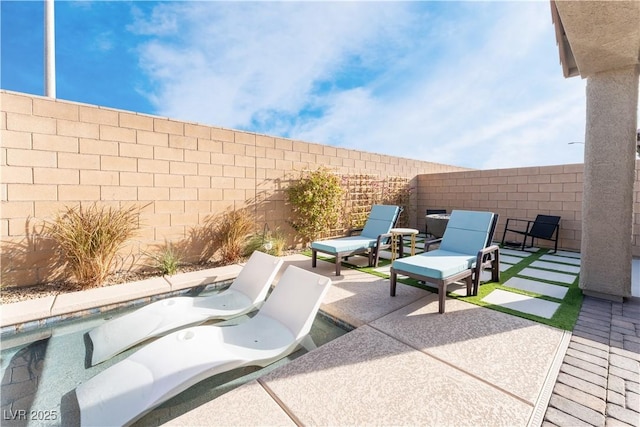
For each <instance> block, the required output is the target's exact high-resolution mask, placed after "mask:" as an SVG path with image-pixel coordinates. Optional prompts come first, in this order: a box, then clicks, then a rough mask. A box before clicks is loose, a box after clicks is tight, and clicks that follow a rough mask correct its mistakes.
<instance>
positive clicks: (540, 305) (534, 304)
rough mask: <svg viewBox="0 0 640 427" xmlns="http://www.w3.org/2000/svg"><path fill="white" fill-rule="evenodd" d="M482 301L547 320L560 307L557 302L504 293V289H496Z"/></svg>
mask: <svg viewBox="0 0 640 427" xmlns="http://www.w3.org/2000/svg"><path fill="white" fill-rule="evenodd" d="M482 301H484V302H486V303H489V304H493V305H499V306H501V307H505V308H509V309H511V310H515V311H520V312H522V313H527V314H532V315H534V316H538V317H544V318H545V319H551V318H552V317H553V315H554V314H555V312H556V310H557V309H558V307H560V304H558V303H557V302H552V301H547V300H543V299H539V298H534V297H530V296H527V295H522V294H516V293H513V292H509V291H503V290H502V289H494V290H493V291H491V293H490V294H489V295H487V296H486V297H484V298H482Z"/></svg>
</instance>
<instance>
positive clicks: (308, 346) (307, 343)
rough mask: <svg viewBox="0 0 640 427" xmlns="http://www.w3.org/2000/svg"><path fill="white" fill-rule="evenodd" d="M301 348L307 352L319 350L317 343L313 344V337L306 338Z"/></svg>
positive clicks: (301, 343) (301, 342)
mask: <svg viewBox="0 0 640 427" xmlns="http://www.w3.org/2000/svg"><path fill="white" fill-rule="evenodd" d="M300 347H302V348H304V349H305V350H307V351H311V350H315V349H316V348H318V346H317V345H316V343H315V342H313V338H311V335H307V336H305V337H304V338H303V339H302V341H300Z"/></svg>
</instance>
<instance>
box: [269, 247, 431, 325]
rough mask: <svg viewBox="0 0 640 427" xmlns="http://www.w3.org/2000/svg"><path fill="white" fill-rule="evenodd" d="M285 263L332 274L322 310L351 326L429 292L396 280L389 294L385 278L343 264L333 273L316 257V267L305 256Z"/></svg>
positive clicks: (325, 263)
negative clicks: (345, 266)
mask: <svg viewBox="0 0 640 427" xmlns="http://www.w3.org/2000/svg"><path fill="white" fill-rule="evenodd" d="M287 265H298V266H299V267H301V268H306V269H307V270H309V271H314V272H316V273H318V274H322V275H324V276H327V277H329V278H331V280H332V281H333V284H332V286H331V288H330V289H329V292H328V293H327V296H326V297H325V299H324V302H323V304H322V306H321V310H322V311H324V312H325V313H327V314H328V315H330V316H333V317H337V318H339V319H341V320H343V321H344V322H346V323H347V324H349V325H351V326H354V327H359V326H362V325H364V324H366V323H368V322H371V321H372V320H375V319H378V318H380V317H382V316H385V315H387V314H389V313H390V312H392V311H394V310H397V309H398V308H400V307H404V306H405V305H407V304H410V303H411V302H413V301H416V300H419V299H420V298H423V297H424V296H425V295H429V294H430V292H428V291H425V290H423V289H419V288H415V287H413V286H407V285H403V284H401V283H399V284H398V288H397V293H396V296H395V297H390V296H389V280H388V279H383V278H376V277H375V276H373V275H371V274H368V273H364V272H361V271H357V270H351V269H348V268H343V269H342V275H341V276H339V277H336V276H335V275H334V264H333V263H329V262H326V261H321V260H318V264H317V268H314V269H313V268H309V267H310V265H311V260H310V259H309V258H308V257H306V259H294V258H290V257H287V258H285V265H284V266H283V268H282V269H281V270H282V271H284V269H285V268H286V266H287ZM276 286H277V285H276Z"/></svg>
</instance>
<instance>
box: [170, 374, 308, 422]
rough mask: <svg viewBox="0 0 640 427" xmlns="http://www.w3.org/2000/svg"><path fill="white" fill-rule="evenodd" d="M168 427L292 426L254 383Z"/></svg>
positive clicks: (178, 418)
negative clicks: (214, 426) (215, 426)
mask: <svg viewBox="0 0 640 427" xmlns="http://www.w3.org/2000/svg"><path fill="white" fill-rule="evenodd" d="M164 425H167V426H205V425H207V426H213V425H218V426H234V425H264V426H295V425H296V424H295V422H294V421H293V420H292V419H291V417H289V416H288V415H287V413H286V412H285V411H284V410H283V409H282V408H281V407H280V406H279V405H278V404H277V403H276V401H275V400H273V398H272V397H271V396H270V395H269V393H267V392H266V391H265V389H264V388H263V387H262V386H261V385H260V384H259V383H258V382H257V381H252V382H250V383H248V384H245V385H244V386H242V387H239V388H236V389H234V390H231V391H230V392H228V393H225V394H223V395H222V396H220V397H218V398H216V399H214V400H211V401H209V402H207V403H205V404H204V405H201V406H199V407H197V408H195V409H193V410H191V411H189V412H187V413H186V414H183V415H181V416H179V417H176V418H174V419H172V420H171V421H169V422H167V423H165V424H164Z"/></svg>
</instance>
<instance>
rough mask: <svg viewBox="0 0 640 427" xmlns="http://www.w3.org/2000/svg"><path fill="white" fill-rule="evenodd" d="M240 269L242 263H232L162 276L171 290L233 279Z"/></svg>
mask: <svg viewBox="0 0 640 427" xmlns="http://www.w3.org/2000/svg"><path fill="white" fill-rule="evenodd" d="M241 270H242V265H240V264H233V265H227V266H224V267H217V268H210V269H208V270H199V271H192V272H189V273H182V274H176V275H175V276H164V278H165V280H166V281H167V282H169V284H170V285H171V290H172V291H179V290H182V289H188V288H193V287H195V286H206V285H210V284H212V283H216V282H224V281H226V280H232V279H235V278H236V277H237V276H238V274H239V273H240V271H241Z"/></svg>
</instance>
